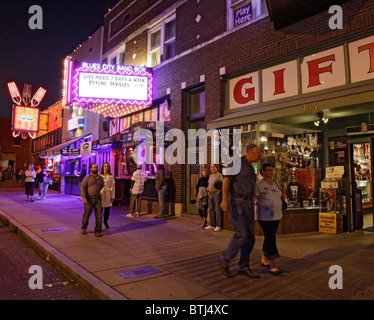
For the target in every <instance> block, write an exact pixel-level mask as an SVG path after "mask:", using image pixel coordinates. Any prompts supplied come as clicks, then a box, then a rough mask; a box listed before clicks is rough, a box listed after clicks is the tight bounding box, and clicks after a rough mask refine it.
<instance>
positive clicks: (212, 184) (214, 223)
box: [205, 163, 223, 232]
mask: <svg viewBox="0 0 374 320" xmlns="http://www.w3.org/2000/svg"><path fill="white" fill-rule="evenodd" d="M210 171H212V174H211V175H210V177H209V181H208V183H209V184H208V188H207V189H208V213H209V226H207V227H205V229H206V230H213V231H216V232H217V231H221V226H222V211H221V207H220V204H221V201H222V197H221V188H217V182H218V183H219V182H221V183H222V181H223V177H222V174H220V173H219V172H218V167H217V165H216V164H214V163H213V164H211V165H210Z"/></svg>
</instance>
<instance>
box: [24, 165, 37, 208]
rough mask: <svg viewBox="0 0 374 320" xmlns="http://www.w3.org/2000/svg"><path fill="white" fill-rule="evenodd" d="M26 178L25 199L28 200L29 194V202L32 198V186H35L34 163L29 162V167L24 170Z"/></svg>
mask: <svg viewBox="0 0 374 320" xmlns="http://www.w3.org/2000/svg"><path fill="white" fill-rule="evenodd" d="M25 175H26V180H25V188H26V196H27V198H26V200H29V196H30V202H33V201H34V200H33V199H32V197H33V196H34V187H35V179H36V172H35V170H34V165H33V164H29V169H28V170H26V173H25Z"/></svg>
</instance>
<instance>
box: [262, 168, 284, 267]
mask: <svg viewBox="0 0 374 320" xmlns="http://www.w3.org/2000/svg"><path fill="white" fill-rule="evenodd" d="M260 174H261V175H262V179H261V180H259V181H257V183H256V188H255V192H256V206H255V219H256V220H257V221H258V223H259V225H260V227H261V229H262V231H263V233H264V243H263V246H262V259H261V265H262V266H264V267H267V268H268V270H269V272H270V273H272V274H279V273H280V270H279V268H277V267H276V266H275V259H276V258H279V254H278V249H277V244H276V233H277V230H278V225H279V220H280V219H282V198H284V195H283V194H282V191H281V189H280V188H279V186H278V183H277V182H276V181H275V180H274V179H273V174H274V168H273V167H272V166H271V164H269V163H263V164H262V165H261V168H260Z"/></svg>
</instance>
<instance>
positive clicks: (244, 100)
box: [229, 36, 374, 110]
mask: <svg viewBox="0 0 374 320" xmlns="http://www.w3.org/2000/svg"><path fill="white" fill-rule="evenodd" d="M346 46H347V50H346ZM346 66H348V68H349V76H348V75H347V74H346V69H347V68H346ZM260 79H261V80H260ZM299 79H300V80H299ZM370 79H374V36H371V37H368V38H364V39H361V40H358V41H354V42H351V43H348V44H346V45H341V46H338V47H335V48H332V49H329V50H325V51H322V52H317V53H315V54H312V55H309V56H305V57H302V58H300V59H295V60H292V61H288V62H285V63H282V64H279V65H276V66H273V67H270V68H266V69H263V70H259V71H255V72H252V73H248V74H246V75H243V76H240V77H237V78H234V79H231V80H230V81H229V92H230V107H229V108H230V109H231V110H232V109H237V108H241V107H245V106H255V105H256V104H258V103H261V102H270V101H275V100H278V99H283V98H292V97H294V96H297V95H299V94H308V93H313V92H316V91H320V90H325V89H331V88H337V87H341V86H345V85H347V84H349V83H357V82H361V81H365V80H370ZM260 92H261V94H260Z"/></svg>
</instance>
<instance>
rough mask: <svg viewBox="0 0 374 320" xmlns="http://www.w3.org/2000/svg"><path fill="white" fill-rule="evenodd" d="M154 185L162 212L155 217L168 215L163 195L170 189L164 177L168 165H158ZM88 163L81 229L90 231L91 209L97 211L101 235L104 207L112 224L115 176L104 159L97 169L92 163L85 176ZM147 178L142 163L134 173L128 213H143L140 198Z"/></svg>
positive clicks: (82, 178)
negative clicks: (100, 166)
mask: <svg viewBox="0 0 374 320" xmlns="http://www.w3.org/2000/svg"><path fill="white" fill-rule="evenodd" d="M157 169H158V170H157V175H156V183H155V188H156V191H157V193H158V198H159V213H158V215H157V216H156V217H155V218H160V219H161V218H163V217H164V216H165V205H164V198H165V192H166V189H167V182H166V179H165V169H164V167H163V166H162V165H159V166H158V168H157ZM84 170H85V167H83V166H82V171H81V172H80V175H79V177H80V179H79V180H80V188H79V189H80V195H81V197H82V199H83V203H84V214H83V220H82V227H81V233H82V234H86V233H87V226H88V221H89V218H90V215H91V213H92V210H94V211H95V231H94V232H95V236H96V237H101V236H102V217H103V211H104V225H105V227H106V228H107V229H108V228H109V224H108V221H109V214H110V208H111V207H112V205H113V202H114V199H115V180H114V177H113V175H112V174H111V172H110V164H109V163H108V162H105V163H104V164H103V166H102V168H101V172H100V174H99V173H98V172H99V171H98V170H99V169H98V165H97V164H96V163H93V164H91V165H90V174H89V175H87V176H86V173H85V172H84ZM146 180H147V177H146V175H145V174H144V172H143V171H142V165H137V170H136V171H135V172H134V173H133V175H132V177H131V189H130V192H131V197H130V208H129V211H130V213H129V214H128V215H127V216H128V217H131V218H134V217H139V216H140V208H141V198H142V194H143V192H144V183H145V181H146Z"/></svg>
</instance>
